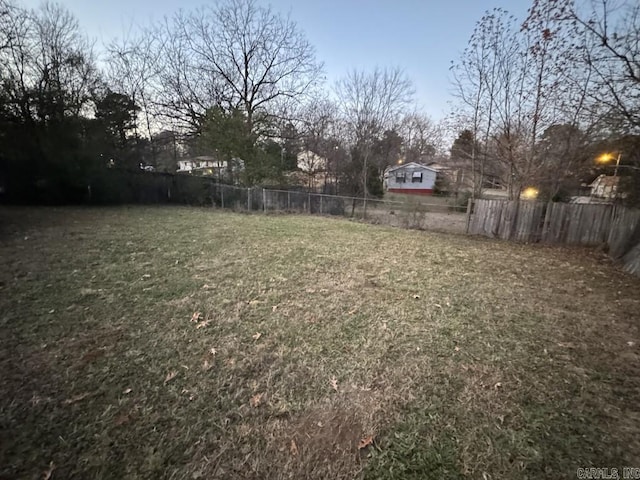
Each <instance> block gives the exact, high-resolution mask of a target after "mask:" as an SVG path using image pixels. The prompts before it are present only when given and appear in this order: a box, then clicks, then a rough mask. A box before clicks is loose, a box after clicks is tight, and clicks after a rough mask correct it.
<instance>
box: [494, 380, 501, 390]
mask: <svg viewBox="0 0 640 480" xmlns="http://www.w3.org/2000/svg"><path fill="white" fill-rule="evenodd" d="M501 387H502V382H498V383H496V384H495V385H494V386H493V388H495V389H496V390H497V389H499V388H501Z"/></svg>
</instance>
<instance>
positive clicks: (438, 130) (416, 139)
mask: <svg viewBox="0 0 640 480" xmlns="http://www.w3.org/2000/svg"><path fill="white" fill-rule="evenodd" d="M399 131H400V135H401V137H402V138H403V139H404V145H403V152H404V156H405V160H406V161H407V162H421V161H424V159H425V158H427V157H434V156H435V155H436V154H438V153H443V150H444V133H443V127H442V125H441V124H439V123H435V122H434V121H433V120H431V118H429V117H428V116H426V115H424V114H422V113H419V112H412V113H409V114H407V115H405V117H404V118H403V119H402V122H401V124H400V126H399Z"/></svg>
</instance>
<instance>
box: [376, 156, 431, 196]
mask: <svg viewBox="0 0 640 480" xmlns="http://www.w3.org/2000/svg"><path fill="white" fill-rule="evenodd" d="M436 174H437V172H436V170H435V169H434V168H431V167H428V166H426V165H421V164H419V163H415V162H409V163H406V164H403V165H397V166H395V167H391V168H389V169H388V170H387V171H386V172H385V179H384V180H385V187H386V189H387V191H388V192H391V193H404V194H408V195H431V194H433V189H434V188H435V185H436Z"/></svg>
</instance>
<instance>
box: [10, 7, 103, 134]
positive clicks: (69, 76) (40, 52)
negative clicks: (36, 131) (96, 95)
mask: <svg viewBox="0 0 640 480" xmlns="http://www.w3.org/2000/svg"><path fill="white" fill-rule="evenodd" d="M5 5H6V6H7V9H6V10H5V14H4V15H3V19H2V22H3V24H4V25H3V35H4V36H3V39H2V42H3V43H4V44H5V45H4V48H3V49H0V65H1V67H0V72H1V73H2V79H3V89H4V94H5V95H6V96H7V97H8V104H7V107H8V108H9V109H10V110H11V112H12V114H13V115H15V116H17V117H20V118H21V120H22V121H23V122H25V123H27V124H29V123H34V122H44V123H47V122H53V121H62V120H64V119H65V118H66V117H67V116H71V117H77V116H79V115H80V113H81V112H82V111H83V109H84V108H85V107H86V106H87V104H88V102H89V101H90V97H91V90H92V88H93V87H94V86H95V84H96V80H97V72H96V69H95V63H94V55H93V49H92V44H91V43H90V42H89V41H88V39H87V38H86V37H84V36H83V35H82V34H81V33H80V28H79V25H78V22H77V20H76V18H75V17H74V16H73V15H72V14H71V13H70V12H69V11H67V10H66V9H64V8H63V7H61V6H59V5H57V4H54V3H44V4H42V6H41V7H40V8H39V9H38V10H25V9H21V8H18V7H15V6H11V5H9V4H5Z"/></svg>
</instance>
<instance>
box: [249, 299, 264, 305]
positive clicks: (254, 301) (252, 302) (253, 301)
mask: <svg viewBox="0 0 640 480" xmlns="http://www.w3.org/2000/svg"><path fill="white" fill-rule="evenodd" d="M259 303H262V302H261V301H260V300H251V301H250V302H249V305H258V304H259Z"/></svg>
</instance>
